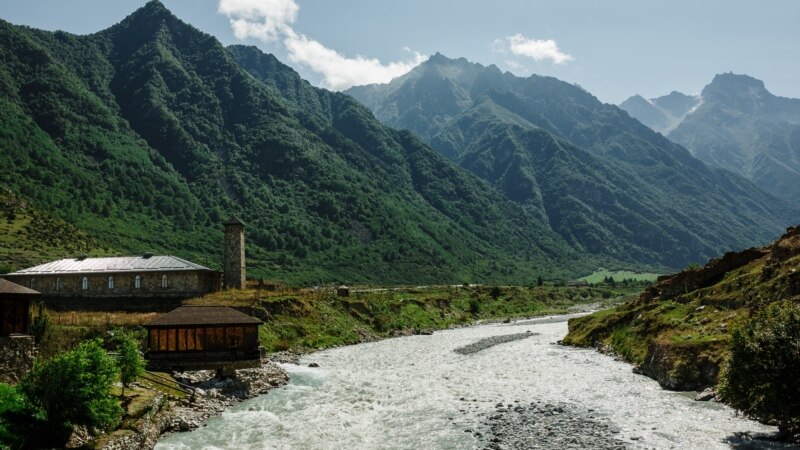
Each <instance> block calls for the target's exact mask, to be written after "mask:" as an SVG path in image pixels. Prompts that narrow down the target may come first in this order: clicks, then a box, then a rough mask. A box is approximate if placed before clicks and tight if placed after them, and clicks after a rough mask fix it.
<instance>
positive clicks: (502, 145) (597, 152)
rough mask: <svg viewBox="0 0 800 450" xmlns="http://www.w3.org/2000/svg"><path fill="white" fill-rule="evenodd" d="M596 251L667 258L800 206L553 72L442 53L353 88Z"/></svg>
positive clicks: (772, 223) (753, 234)
mask: <svg viewBox="0 0 800 450" xmlns="http://www.w3.org/2000/svg"><path fill="white" fill-rule="evenodd" d="M347 92H348V93H349V94H350V95H353V96H354V97H355V98H357V99H358V100H359V101H361V102H362V103H363V104H364V105H366V106H368V107H369V108H371V109H372V110H373V112H374V113H375V114H376V116H377V117H378V118H379V119H380V120H382V121H383V122H384V123H386V124H388V125H391V126H394V127H399V128H408V129H411V130H412V131H414V132H416V133H418V134H419V135H420V136H422V137H424V138H425V139H426V140H427V141H428V142H429V143H430V144H431V145H432V146H433V147H434V148H436V149H437V150H439V151H440V152H441V153H442V154H444V155H446V156H447V157H448V158H450V159H452V160H453V161H455V162H457V163H458V164H459V165H461V166H462V167H464V168H467V169H469V170H470V171H472V172H473V173H475V174H477V175H479V176H480V177H482V178H484V179H485V180H487V181H488V182H490V183H492V184H493V185H494V186H495V187H496V188H497V189H499V190H500V191H502V192H503V193H504V194H505V196H506V197H507V198H509V199H511V200H514V201H515V202H517V203H518V204H521V205H523V206H524V207H525V208H526V209H527V210H528V211H530V212H531V214H533V215H536V216H540V217H541V218H542V220H545V221H547V222H548V223H549V224H550V225H551V226H552V228H553V230H554V231H556V232H557V233H559V234H560V235H561V236H562V237H563V238H564V239H566V240H567V241H568V242H570V243H571V244H572V245H573V246H575V247H576V248H579V249H582V250H584V251H587V252H590V253H592V254H594V255H611V256H613V257H615V258H618V259H627V260H628V261H640V262H644V261H649V262H657V263H659V264H662V265H665V266H669V267H683V266H684V265H686V264H687V263H690V262H697V261H706V260H707V259H709V258H711V257H714V256H716V255H719V254H721V253H722V252H724V251H726V250H730V249H738V248H743V247H747V246H750V245H753V244H756V243H763V242H766V241H768V240H770V239H772V238H774V237H775V236H777V235H778V234H779V233H780V232H781V230H782V229H783V228H784V227H785V226H786V225H788V224H790V223H792V222H793V221H795V220H797V219H798V216H799V215H798V212H797V210H796V208H794V207H790V206H789V205H788V204H787V203H785V202H783V201H781V200H779V199H777V198H774V197H772V196H770V195H769V194H767V193H765V192H763V191H762V190H760V189H758V188H757V187H756V186H754V185H753V184H751V183H750V182H748V181H747V180H745V179H743V178H742V177H740V176H737V175H734V174H732V173H730V172H727V171H724V170H719V169H712V168H709V167H707V166H706V165H705V164H703V163H702V162H700V161H699V160H697V159H695V158H694V157H692V156H691V155H690V154H689V152H688V151H687V150H686V149H685V148H683V147H681V146H679V145H676V144H674V143H672V142H670V141H669V140H667V139H666V138H664V137H663V136H661V135H660V134H658V133H655V132H654V131H652V130H651V129H649V128H648V127H646V126H644V125H642V124H641V123H640V122H639V121H637V120H635V119H633V118H631V117H630V116H629V115H628V114H626V113H625V112H624V111H622V110H621V109H619V108H618V107H616V106H613V105H608V104H603V103H601V102H599V101H598V100H597V99H596V98H595V97H593V96H592V95H591V94H589V93H588V92H586V91H585V90H583V89H581V88H580V87H577V86H574V85H571V84H568V83H565V82H563V81H559V80H557V79H555V78H551V77H542V76H536V75H534V76H531V77H529V78H519V77H516V76H514V75H512V74H510V73H503V72H501V71H500V70H499V69H497V67H495V66H489V67H484V66H482V65H480V64H475V63H470V62H468V61H467V60H465V59H463V58H461V59H449V58H447V57H445V56H443V55H441V54H436V55H434V56H432V57H431V58H430V59H429V60H428V61H427V62H425V63H423V64H422V65H420V66H419V67H417V68H415V69H414V70H412V71H411V72H409V73H408V74H406V75H404V76H402V77H399V78H397V79H395V80H393V81H392V82H390V83H388V84H383V85H369V86H360V87H355V88H352V89H350V90H349V91H347Z"/></svg>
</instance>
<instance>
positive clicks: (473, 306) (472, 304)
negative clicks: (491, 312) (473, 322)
mask: <svg viewBox="0 0 800 450" xmlns="http://www.w3.org/2000/svg"><path fill="white" fill-rule="evenodd" d="M469 312H471V313H472V314H473V315H478V314H479V313H480V312H481V301H480V300H479V299H477V298H475V297H472V298H471V299H469Z"/></svg>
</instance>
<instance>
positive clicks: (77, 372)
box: [19, 340, 122, 440]
mask: <svg viewBox="0 0 800 450" xmlns="http://www.w3.org/2000/svg"><path fill="white" fill-rule="evenodd" d="M116 377H117V366H116V364H115V363H114V360H113V359H112V358H111V357H110V356H109V355H108V353H106V351H105V350H103V348H102V347H101V345H100V340H92V341H86V342H83V343H81V344H80V345H78V346H77V347H76V348H75V349H73V350H70V351H68V352H66V353H62V354H60V355H57V356H55V357H54V358H52V359H50V360H48V361H46V362H44V363H37V364H36V365H34V368H33V370H31V372H29V373H28V374H27V375H26V376H25V378H23V380H22V381H21V382H20V386H19V388H20V390H21V392H22V393H23V394H24V395H25V397H26V399H27V401H28V402H29V403H30V405H31V407H32V409H33V410H34V411H35V412H36V414H37V415H38V416H39V417H41V418H42V419H43V420H44V421H45V423H46V424H47V426H48V428H49V429H50V431H51V432H52V433H53V435H52V438H53V439H54V440H61V439H66V437H67V436H69V433H70V431H71V426H72V425H85V426H88V427H90V428H101V429H105V428H110V427H113V426H115V425H117V424H118V423H119V420H120V418H121V417H122V408H121V407H120V405H119V401H118V400H117V399H116V398H115V397H114V396H112V395H111V392H110V389H111V384H112V383H113V382H114V380H115V379H116Z"/></svg>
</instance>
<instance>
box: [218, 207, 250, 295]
mask: <svg viewBox="0 0 800 450" xmlns="http://www.w3.org/2000/svg"><path fill="white" fill-rule="evenodd" d="M222 270H223V272H224V274H225V288H226V289H244V287H245V271H244V224H243V223H242V221H241V220H239V219H237V218H236V217H232V218H231V219H230V220H228V221H227V222H225V254H224V259H223V261H222Z"/></svg>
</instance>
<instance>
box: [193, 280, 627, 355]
mask: <svg viewBox="0 0 800 450" xmlns="http://www.w3.org/2000/svg"><path fill="white" fill-rule="evenodd" d="M635 293H638V290H637V289H635V288H618V289H612V288H574V287H555V286H541V287H520V286H471V287H454V286H427V287H400V288H392V289H375V288H368V287H356V288H352V289H351V295H350V296H349V297H337V296H336V294H335V291H334V290H333V289H332V288H329V289H305V290H303V289H293V290H283V291H279V292H270V291H257V290H241V291H224V292H218V293H214V294H210V295H208V296H206V297H203V298H200V299H194V300H191V301H189V302H188V303H190V304H196V305H203V304H208V305H218V304H224V305H228V306H233V307H238V308H240V309H242V310H244V311H245V312H248V313H250V314H254V315H257V316H259V317H261V318H263V319H265V320H264V322H265V323H264V325H263V326H262V327H261V329H260V338H261V343H262V345H263V346H264V347H265V348H267V349H268V350H269V351H276V350H286V349H297V350H303V349H320V348H328V347H332V346H336V345H343V344H354V343H358V342H361V341H363V340H367V339H375V338H380V337H384V336H389V335H392V334H394V333H396V332H406V331H410V332H414V331H420V330H440V329H446V328H448V327H452V326H454V325H461V324H468V323H472V322H475V321H478V320H491V319H504V318H515V317H530V316H536V315H546V314H558V313H565V312H568V311H569V310H570V309H571V308H573V307H575V306H576V305H587V304H608V303H610V302H613V301H615V300H616V301H619V299H622V298H626V297H628V296H631V295H634V294H635Z"/></svg>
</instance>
